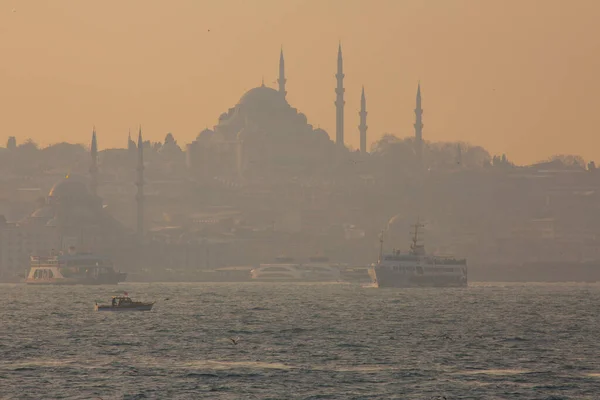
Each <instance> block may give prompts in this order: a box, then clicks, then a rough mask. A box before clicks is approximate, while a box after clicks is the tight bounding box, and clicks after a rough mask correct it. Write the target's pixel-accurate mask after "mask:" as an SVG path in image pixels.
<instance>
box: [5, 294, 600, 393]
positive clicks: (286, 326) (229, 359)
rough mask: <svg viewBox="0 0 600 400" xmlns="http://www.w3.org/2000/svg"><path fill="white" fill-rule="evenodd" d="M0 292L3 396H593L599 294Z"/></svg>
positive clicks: (599, 349) (599, 370) (599, 368)
mask: <svg viewBox="0 0 600 400" xmlns="http://www.w3.org/2000/svg"><path fill="white" fill-rule="evenodd" d="M0 289H1V290H2V291H1V293H2V294H3V297H4V299H3V300H4V301H3V302H1V303H0V398H1V399H57V398H63V399H95V398H96V399H97V398H101V399H103V400H108V399H200V398H206V399H246V398H247V399H317V398H322V399H325V398H327V399H438V398H443V397H445V398H446V399H463V398H471V399H508V398H510V399H548V400H549V399H598V398H600V397H599V395H598V393H600V390H599V389H600V363H599V362H598V357H597V355H598V354H600V345H599V343H598V340H597V335H598V331H599V327H600V324H599V323H598V317H597V309H598V304H599V303H600V286H598V285H594V284H589V285H583V284H580V285H577V284H573V285H556V284H552V285H540V284H533V285H523V284H515V285H513V284H481V285H473V286H471V287H469V288H464V289H406V290H384V289H376V290H375V289H371V288H363V287H360V286H358V285H336V284H333V285H324V284H315V285H293V284H281V285H279V284H259V283H236V284H227V283H222V284H155V283H154V284H121V285H119V286H118V287H115V286H112V287H111V286H105V287H83V286H81V287H71V288H68V287H28V286H24V285H0ZM123 291H127V292H129V294H130V295H131V296H132V297H134V298H136V299H141V300H157V304H156V305H155V308H154V309H153V310H152V311H151V312H142V313H97V312H94V311H93V306H94V301H96V300H98V301H102V302H107V301H109V300H110V297H111V296H113V295H115V294H119V293H121V292H123ZM167 299H168V300H167ZM232 337H233V338H236V337H239V341H238V343H237V345H235V344H233V343H232V342H231V341H230V340H229V338H232Z"/></svg>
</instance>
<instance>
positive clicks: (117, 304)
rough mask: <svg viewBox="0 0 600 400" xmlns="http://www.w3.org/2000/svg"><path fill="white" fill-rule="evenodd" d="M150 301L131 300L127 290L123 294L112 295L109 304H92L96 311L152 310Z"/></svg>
mask: <svg viewBox="0 0 600 400" xmlns="http://www.w3.org/2000/svg"><path fill="white" fill-rule="evenodd" d="M153 305H154V302H152V303H145V302H142V301H133V300H131V298H130V297H129V296H128V295H127V292H125V293H124V295H123V296H113V298H112V301H111V304H110V305H108V304H98V303H96V304H95V305H94V310H96V311H150V310H152V306H153Z"/></svg>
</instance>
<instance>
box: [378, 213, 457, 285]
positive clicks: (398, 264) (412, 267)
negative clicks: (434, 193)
mask: <svg viewBox="0 0 600 400" xmlns="http://www.w3.org/2000/svg"><path fill="white" fill-rule="evenodd" d="M423 227H424V225H422V224H420V223H419V222H418V221H417V223H416V224H415V225H413V228H414V232H413V237H412V243H411V246H410V251H409V252H408V253H402V252H400V251H394V252H393V253H391V254H385V255H384V254H383V234H382V236H381V238H380V243H381V247H380V252H379V260H378V262H377V264H373V265H371V266H370V267H369V275H370V276H371V279H372V281H373V283H374V284H376V285H377V286H378V287H380V288H385V287H396V288H398V287H464V286H467V260H466V259H457V258H454V257H442V256H434V255H427V254H426V253H425V246H424V245H422V244H420V243H419V240H420V239H419V228H423Z"/></svg>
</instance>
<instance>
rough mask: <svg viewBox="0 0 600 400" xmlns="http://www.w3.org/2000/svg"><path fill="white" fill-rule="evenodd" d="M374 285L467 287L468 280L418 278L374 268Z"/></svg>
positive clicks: (394, 286) (372, 271)
mask: <svg viewBox="0 0 600 400" xmlns="http://www.w3.org/2000/svg"><path fill="white" fill-rule="evenodd" d="M369 275H371V279H372V280H373V283H375V284H377V286H378V287H380V288H410V287H466V286H468V284H467V280H466V279H464V278H463V277H457V276H439V275H438V276H418V275H406V274H400V273H397V272H396V271H393V270H389V269H388V268H378V267H374V268H371V269H370V270H369Z"/></svg>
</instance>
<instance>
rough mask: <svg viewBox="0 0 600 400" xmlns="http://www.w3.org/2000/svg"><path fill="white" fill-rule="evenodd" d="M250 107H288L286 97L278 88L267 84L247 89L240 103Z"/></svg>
mask: <svg viewBox="0 0 600 400" xmlns="http://www.w3.org/2000/svg"><path fill="white" fill-rule="evenodd" d="M238 104H239V105H243V106H249V107H253V108H255V107H261V108H262V107H277V108H280V107H288V106H289V105H288V103H287V101H286V100H285V98H284V97H283V96H282V95H281V93H279V92H278V91H277V90H275V89H272V88H270V87H266V86H259V87H255V88H254V89H250V90H249V91H247V92H246V93H245V94H244V95H243V96H242V97H241V98H240V101H239V103H238Z"/></svg>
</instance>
